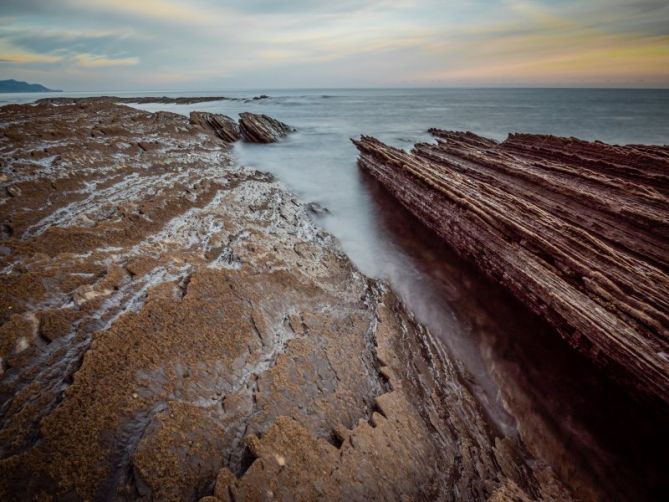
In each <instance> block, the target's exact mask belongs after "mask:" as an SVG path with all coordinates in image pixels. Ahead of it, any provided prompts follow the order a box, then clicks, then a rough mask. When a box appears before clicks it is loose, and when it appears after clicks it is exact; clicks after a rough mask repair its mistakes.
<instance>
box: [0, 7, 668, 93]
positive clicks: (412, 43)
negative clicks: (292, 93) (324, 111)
mask: <svg viewBox="0 0 669 502" xmlns="http://www.w3.org/2000/svg"><path fill="white" fill-rule="evenodd" d="M10 78H14V79H17V80H25V81H28V82H35V83H41V84H44V85H46V86H47V87H50V88H57V89H63V90H65V91H68V92H110V91H116V92H123V91H130V92H133V91H134V92H137V91H139V90H140V89H141V90H145V89H146V90H155V91H159V90H160V91H161V92H170V91H176V90H179V91H184V92H202V91H203V90H206V89H209V90H214V89H217V90H223V89H239V90H242V89H244V90H252V89H277V90H278V89H327V88H330V89H337V88H349V89H363V88H367V89H369V88H659V89H662V88H667V87H669V4H667V3H666V2H664V1H660V0H587V1H575V0H473V1H471V2H466V3H464V4H463V3H462V2H454V1H451V0H445V1H437V0H415V1H407V0H398V1H390V0H342V1H341V2H339V3H337V4H335V5H323V4H322V3H321V2H317V1H316V0H287V1H286V2H281V3H277V2H271V1H269V0H247V1H241V0H229V1H224V2H215V1H213V0H197V1H194V2H188V3H187V2H183V1H179V0H144V1H142V2H134V1H132V0H96V1H85V0H62V1H60V2H44V1H40V0H5V1H3V7H2V12H1V13H0V79H10Z"/></svg>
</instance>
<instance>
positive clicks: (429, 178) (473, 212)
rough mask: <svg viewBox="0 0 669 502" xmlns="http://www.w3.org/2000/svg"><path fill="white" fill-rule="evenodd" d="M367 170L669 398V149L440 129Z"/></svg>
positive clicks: (621, 374)
mask: <svg viewBox="0 0 669 502" xmlns="http://www.w3.org/2000/svg"><path fill="white" fill-rule="evenodd" d="M431 132H432V134H433V135H434V136H435V137H436V138H437V140H438V141H437V143H436V144H418V145H416V146H415V148H414V150H413V151H412V152H411V153H407V152H405V151H403V150H399V149H397V148H392V147H390V146H387V145H385V144H383V143H381V142H380V141H378V140H376V139H374V138H371V137H366V136H363V137H362V138H361V139H360V140H359V141H354V143H355V144H356V145H357V147H358V149H359V151H360V158H359V164H360V166H361V167H362V168H363V169H365V170H366V171H368V172H370V173H371V174H372V175H374V176H375V177H376V178H377V179H379V180H380V181H381V183H383V184H384V185H385V186H386V188H388V190H390V192H392V193H393V194H394V195H395V196H396V197H397V198H398V200H399V201H400V202H401V203H402V204H403V205H404V206H406V207H407V208H408V209H409V210H410V211H411V212H413V213H414V214H415V215H416V216H418V217H419V218H420V219H421V220H422V221H423V222H424V223H425V224H426V225H427V226H429V227H430V228H432V229H433V230H434V231H435V232H436V233H437V234H438V235H439V236H441V237H442V238H443V239H445V240H446V241H447V242H449V243H450V244H451V245H452V246H453V247H454V248H455V249H456V250H457V251H459V252H460V253H461V254H462V255H464V256H465V257H467V258H469V259H471V260H472V261H474V262H475V263H476V264H477V265H478V267H479V268H480V269H481V270H482V271H483V272H485V273H486V274H487V275H489V276H490V277H492V278H494V279H496V280H497V281H499V282H500V283H502V284H503V285H505V286H506V287H507V288H508V289H509V290H510V291H512V292H513V293H514V294H515V296H516V297H517V298H519V299H520V300H521V301H522V302H523V303H525V304H526V305H527V306H528V307H530V308H531V309H532V310H533V311H534V312H536V313H537V314H539V315H541V316H543V317H544V318H545V319H547V320H548V321H549V322H550V323H552V324H553V326H555V328H556V329H557V330H558V331H559V333H560V334H561V335H562V336H563V337H564V338H565V339H566V340H567V341H568V342H569V343H570V344H571V345H572V346H574V347H575V348H577V349H578V350H579V351H581V352H582V353H584V354H585V355H587V356H588V357H590V358H591V359H592V360H593V361H594V362H596V363H597V364H598V365H600V366H602V367H605V368H607V369H608V370H609V371H610V372H611V374H612V375H613V376H615V377H617V378H619V379H621V380H623V381H624V382H625V383H627V384H628V385H630V386H632V387H633V388H635V389H637V390H639V391H641V392H643V393H644V394H645V395H651V396H656V397H658V398H659V399H661V400H664V401H665V402H669V277H668V275H667V269H668V267H669V148H668V147H659V146H634V145H630V146H612V145H606V144H604V143H600V142H594V143H590V142H586V141H580V140H576V139H573V138H556V137H552V136H534V135H527V134H516V135H511V136H509V138H508V139H507V140H506V141H504V142H503V143H497V142H495V141H493V140H490V139H487V138H482V137H480V136H477V135H475V134H472V133H461V132H449V131H441V130H432V131H431Z"/></svg>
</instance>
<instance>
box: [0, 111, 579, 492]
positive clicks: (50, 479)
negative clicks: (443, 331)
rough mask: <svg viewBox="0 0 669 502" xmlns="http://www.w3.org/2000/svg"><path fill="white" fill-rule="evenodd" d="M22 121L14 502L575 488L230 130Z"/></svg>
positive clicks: (8, 172) (5, 134) (13, 195)
mask: <svg viewBox="0 0 669 502" xmlns="http://www.w3.org/2000/svg"><path fill="white" fill-rule="evenodd" d="M0 123H1V124H2V126H1V129H0V162H1V166H2V175H1V176H2V177H1V183H2V186H1V189H2V199H1V200H0V215H1V216H2V229H3V232H2V243H1V244H0V267H1V270H2V273H1V274H0V281H1V287H2V289H1V291H2V294H1V296H0V304H1V307H2V308H1V309H0V312H1V315H2V319H1V320H0V321H1V322H2V325H1V326H0V356H1V357H2V363H1V364H2V376H1V378H0V499H2V500H33V499H35V500H54V499H58V500H62V499H69V500H107V499H115V500H139V499H141V500H149V499H151V500H197V499H199V498H202V497H204V498H205V499H206V500H210V501H211V500H235V501H242V500H267V499H270V498H271V499H276V500H315V499H323V500H456V499H457V500H486V499H488V500H541V499H543V500H557V499H560V500H568V499H569V497H570V495H569V492H567V491H566V489H565V488H564V486H563V484H562V483H561V482H560V481H558V480H557V479H556V477H555V476H554V474H553V471H552V469H551V468H550V467H548V466H547V465H545V464H543V463H542V462H540V461H537V460H534V459H532V458H531V457H530V456H529V455H528V454H527V450H526V448H525V446H524V445H523V443H522V442H521V441H520V440H519V439H518V438H517V437H515V436H511V437H505V436H504V435H502V434H501V433H500V432H498V431H497V430H496V429H495V428H494V426H492V425H491V423H490V422H489V421H488V420H487V419H486V417H485V415H484V413H483V412H482V410H481V408H480V406H479V404H478V403H477V402H476V400H475V399H474V398H473V397H472V394H471V393H470V392H469V390H468V389H467V385H466V384H465V383H463V381H462V380H461V379H460V376H459V375H458V373H457V371H456V370H455V367H456V366H455V365H454V363H453V361H452V360H451V359H450V358H449V356H448V354H447V353H446V352H445V351H444V350H443V349H442V348H441V346H440V345H439V344H436V343H435V342H434V341H433V340H432V339H431V336H430V334H429V332H427V331H426V330H425V329H424V328H423V327H421V326H420V325H419V324H417V323H416V322H415V321H414V320H413V318H412V315H411V314H410V313H408V312H407V311H406V310H405V309H404V308H403V306H402V305H401V303H400V302H399V301H398V299H397V298H396V297H395V296H394V294H393V293H392V291H390V290H389V289H388V288H387V287H385V286H384V285H383V284H381V283H378V282H375V281H371V280H369V279H367V278H366V277H364V276H363V275H361V274H360V273H359V272H358V271H357V270H356V269H355V268H354V267H353V266H352V264H351V263H350V262H349V260H348V259H347V258H346V256H345V255H344V254H343V253H342V252H341V250H340V248H339V247H338V244H337V242H336V241H335V240H334V239H333V238H332V237H331V236H330V235H328V234H326V233H324V232H323V231H322V230H320V229H319V228H318V226H317V225H316V224H315V223H314V222H312V221H311V220H310V219H309V217H308V210H307V208H306V206H305V205H304V204H303V203H302V202H300V201H299V200H297V199H296V198H295V197H293V196H291V195H290V194H289V193H287V192H286V191H285V190H284V189H283V188H282V186H281V185H280V184H278V183H277V182H275V181H273V180H272V179H271V178H270V177H269V176H268V175H266V174H262V173H259V172H256V171H251V170H248V169H246V168H243V167H240V166H238V165H235V163H234V162H233V161H232V160H231V156H230V145H229V144H228V143H226V142H224V141H222V140H221V139H220V138H219V137H218V136H216V135H215V134H214V133H213V131H208V132H205V131H203V130H202V129H201V128H200V127H199V126H195V125H193V124H191V123H190V120H189V119H188V118H187V117H183V116H180V115H176V114H172V113H163V112H159V113H148V112H145V111H140V110H136V109H132V108H129V107H126V106H122V105H116V104H113V103H111V102H109V101H105V100H101V101H99V102H95V101H94V100H89V101H86V102H81V103H76V102H75V103H72V104H60V105H57V106H55V105H52V104H49V103H42V104H37V105H8V106H5V107H2V108H0Z"/></svg>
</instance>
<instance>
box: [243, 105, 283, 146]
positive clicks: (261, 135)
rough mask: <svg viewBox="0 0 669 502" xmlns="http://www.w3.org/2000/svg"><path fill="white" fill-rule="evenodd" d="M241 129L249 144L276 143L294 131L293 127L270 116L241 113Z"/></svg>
mask: <svg viewBox="0 0 669 502" xmlns="http://www.w3.org/2000/svg"><path fill="white" fill-rule="evenodd" d="M239 129H240V132H241V135H242V138H243V139H244V141H247V142H249V143H275V142H276V141H279V140H280V139H281V138H283V137H285V136H287V135H288V134H289V133H290V132H292V131H294V129H293V128H292V127H290V126H289V125H287V124H284V123H283V122H281V121H279V120H276V119H275V118H272V117H270V116H268V115H258V114H256V113H248V112H244V113H240V114H239Z"/></svg>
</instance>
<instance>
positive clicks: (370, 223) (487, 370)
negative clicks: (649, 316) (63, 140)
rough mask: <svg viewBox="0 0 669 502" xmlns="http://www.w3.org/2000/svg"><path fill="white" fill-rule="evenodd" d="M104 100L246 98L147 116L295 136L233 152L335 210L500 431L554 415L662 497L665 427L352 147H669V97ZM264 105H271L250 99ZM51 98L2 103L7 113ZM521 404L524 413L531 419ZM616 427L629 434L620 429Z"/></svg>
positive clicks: (568, 92)
mask: <svg viewBox="0 0 669 502" xmlns="http://www.w3.org/2000/svg"><path fill="white" fill-rule="evenodd" d="M98 94H99V93H98ZM106 94H113V95H118V96H163V95H165V96H171V97H177V96H198V95H200V96H203V95H208V96H219V95H220V96H228V97H235V98H244V99H243V100H241V101H216V102H207V103H196V104H192V105H165V104H148V105H141V106H138V107H139V108H142V109H146V110H150V111H157V110H169V111H173V112H176V113H182V114H186V115H187V114H188V113H189V112H190V111H192V110H201V111H208V112H213V113H222V114H226V115H229V116H231V117H234V118H236V117H237V114H238V113H240V112H243V111H249V112H255V113H264V114H268V115H271V116H273V117H275V118H278V119H279V120H282V121H283V122H286V123H288V124H289V125H291V126H293V127H295V128H296V129H297V132H296V133H294V134H291V135H290V136H289V137H288V138H286V139H285V140H284V141H281V142H280V143H277V144H273V145H249V144H244V143H238V144H237V145H236V146H235V150H234V154H235V155H236V156H237V158H238V160H239V161H240V162H241V163H242V164H245V165H247V166H249V167H252V168H256V169H259V170H262V171H269V172H271V173H273V174H274V175H275V176H276V177H277V178H278V179H279V180H280V181H282V182H283V183H284V184H285V185H286V186H287V188H288V189H289V190H291V191H293V192H295V193H297V194H298V195H299V196H301V198H302V199H304V200H305V201H308V202H311V201H313V202H317V203H319V204H320V205H322V206H323V207H325V208H327V209H328V210H329V212H328V213H325V214H324V215H322V216H320V217H318V220H319V223H320V224H321V225H323V226H324V227H325V229H326V230H328V231H329V232H331V233H332V234H334V235H335V236H336V237H337V238H338V239H339V241H340V242H341V245H342V247H343V249H344V251H345V252H346V253H347V254H348V255H349V257H350V258H351V259H352V261H353V262H354V263H355V264H356V265H357V266H358V267H359V268H360V269H361V270H362V271H363V272H364V273H366V274H367V275H370V276H373V277H377V278H380V279H384V280H386V281H388V282H389V283H390V284H391V285H392V286H393V288H394V289H395V291H397V293H398V295H399V296H400V297H401V298H402V300H403V301H404V302H405V303H406V304H407V305H408V307H409V308H410V309H411V310H412V311H413V312H414V313H415V314H416V316H417V318H418V319H419V320H420V321H422V322H424V323H425V324H426V325H427V326H428V327H429V328H430V330H431V331H432V332H433V333H434V334H435V335H436V336H438V337H439V338H440V339H441V340H442V341H443V342H444V343H445V345H446V347H447V348H448V349H449V350H450V352H451V353H452V354H453V355H454V357H455V359H456V360H457V361H458V364H459V366H460V368H461V370H462V372H463V373H464V374H466V375H468V378H469V380H470V385H471V388H472V390H473V391H474V392H475V393H476V394H477V395H478V396H479V398H480V400H481V402H482V404H483V406H484V408H485V409H486V410H487V411H488V413H489V415H490V417H491V419H492V421H493V422H495V423H496V425H497V426H498V427H499V428H500V429H501V430H503V431H505V433H506V434H510V435H513V434H515V431H517V430H518V429H522V427H520V425H522V421H523V419H524V418H523V417H524V416H532V414H539V415H540V416H543V417H544V418H545V419H546V422H547V423H552V422H553V421H554V417H558V416H559V417H560V421H559V423H557V424H554V425H552V426H551V427H554V428H555V431H554V433H555V434H556V435H557V436H558V437H559V438H560V441H562V442H563V444H565V445H570V446H569V448H570V449H572V450H575V451H578V456H579V458H582V459H583V465H581V466H580V467H581V468H582V469H583V470H584V471H588V472H589V475H590V476H592V477H593V478H594V479H595V480H596V481H595V483H596V484H601V485H606V484H607V483H608V484H609V485H610V488H611V490H615V491H617V492H618V494H621V493H623V494H637V495H638V494H639V493H640V492H643V491H644V490H648V491H650V492H651V493H653V492H654V491H655V490H657V489H658V484H657V479H658V478H656V477H654V475H655V474H656V472H655V471H657V469H656V468H655V467H653V465H654V464H653V463H652V458H653V457H654V455H653V451H654V450H660V449H661V448H660V447H659V446H657V445H662V444H664V442H665V441H664V440H666V436H667V434H664V435H662V438H663V439H662V440H660V441H658V437H657V432H658V430H657V427H656V426H654V425H653V423H647V420H649V419H648V418H647V415H648V413H647V412H646V411H645V410H643V409H642V407H638V406H636V405H634V404H630V403H629V402H628V401H627V398H626V397H624V396H622V397H621V395H620V393H618V392H617V390H616V389H615V387H611V385H610V384H609V383H608V382H607V381H606V379H604V378H603V377H602V376H601V375H599V374H598V373H597V372H596V371H594V370H592V367H591V365H590V364H589V363H587V362H584V361H582V360H581V359H580V358H579V356H578V355H577V354H576V353H575V352H574V351H572V350H571V349H570V348H568V347H567V346H566V344H564V343H563V342H562V340H560V339H559V337H557V335H555V334H554V333H553V332H552V330H550V329H549V328H548V327H547V326H545V325H544V324H543V323H542V322H540V321H539V320H538V319H536V318H534V317H533V316H532V315H530V314H529V313H527V312H525V311H524V310H523V309H522V308H521V307H520V306H519V305H518V304H517V303H515V301H514V300H513V299H512V298H509V297H508V295H506V294H505V292H504V291H502V290H501V288H498V287H497V286H495V285H494V284H491V283H490V282H489V281H487V280H486V279H485V278H483V277H481V276H480V275H479V274H478V273H477V272H476V271H475V270H473V269H472V268H471V267H470V266H469V265H468V264H467V263H465V262H463V261H462V260H460V259H459V258H458V257H457V256H455V255H454V254H453V252H452V251H450V250H449V249H448V248H447V247H446V246H444V244H443V243H441V242H439V241H438V240H437V239H435V238H434V237H433V236H432V235H431V234H430V232H429V231H427V230H426V229H425V228H423V227H422V225H420V223H418V222H417V221H416V220H415V219H413V217H412V216H411V215H409V214H408V213H407V211H406V210H404V209H403V208H402V207H401V206H399V204H397V203H396V201H394V200H393V199H392V198H391V197H389V196H388V194H386V193H385V191H384V190H383V188H382V187H380V186H379V185H378V183H376V182H375V181H374V180H373V179H371V178H370V177H369V176H367V175H365V174H364V173H361V172H360V170H359V169H358V168H357V165H356V158H357V151H356V149H355V147H354V146H353V145H352V144H351V142H350V141H349V139H350V138H356V137H358V136H359V135H361V134H367V135H372V136H376V137H377V138H379V139H381V140H382V141H385V142H387V143H390V144H392V145H394V146H397V147H401V148H407V149H409V148H411V146H412V145H413V144H414V143H415V142H417V141H431V138H430V136H429V135H428V134H427V129H428V128H430V127H438V128H442V129H449V130H466V131H472V132H475V133H477V134H480V135H483V136H488V137H490V138H494V139H497V140H504V139H505V138H506V136H507V134H508V133H510V132H527V133H541V134H555V135H560V136H574V137H578V138H581V139H587V140H601V141H604V142H607V143H618V144H626V143H645V144H669V90H619V89H615V90H614V89H411V90H409V89H365V90H351V89H346V90H342V89H318V90H313V89H312V90H269V89H266V90H255V91H208V92H202V93H192V92H173V93H165V92H142V93H111V92H110V93H106ZM261 94H266V95H268V96H270V98H269V99H263V100H256V101H248V100H247V99H248V98H252V97H253V96H258V95H261ZM70 95H71V94H68V93H57V94H53V96H56V97H66V96H70ZM76 95H78V96H90V95H96V94H84V93H79V94H76ZM47 96H50V95H49V94H46V93H45V94H11V95H10V94H4V95H2V94H0V104H4V102H30V101H34V100H36V99H39V98H42V97H47ZM509 403H516V404H515V405H510V404H509ZM518 403H526V404H525V406H526V407H527V408H523V407H522V406H521V405H520V404H518ZM514 406H515V408H514ZM621 410H622V411H621ZM623 412H625V413H623ZM611 416H617V417H618V419H619V422H620V424H624V425H621V426H620V428H618V426H617V425H616V424H612V423H611V420H610V417H611ZM519 422H520V424H519ZM631 430H632V431H643V430H648V431H649V432H648V434H647V435H646V434H642V435H641V437H639V436H637V435H635V434H632V435H630V434H629V431H631ZM657 453H658V454H660V453H661V452H657ZM542 456H545V457H547V458H549V459H550V458H551V457H553V456H555V458H558V457H559V452H554V451H549V450H547V451H544V452H543V453H542ZM553 460H554V459H553ZM614 481H615V482H614ZM614 485H615V486H614ZM643 498H644V497H641V498H640V499H639V500H641V499H643Z"/></svg>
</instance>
